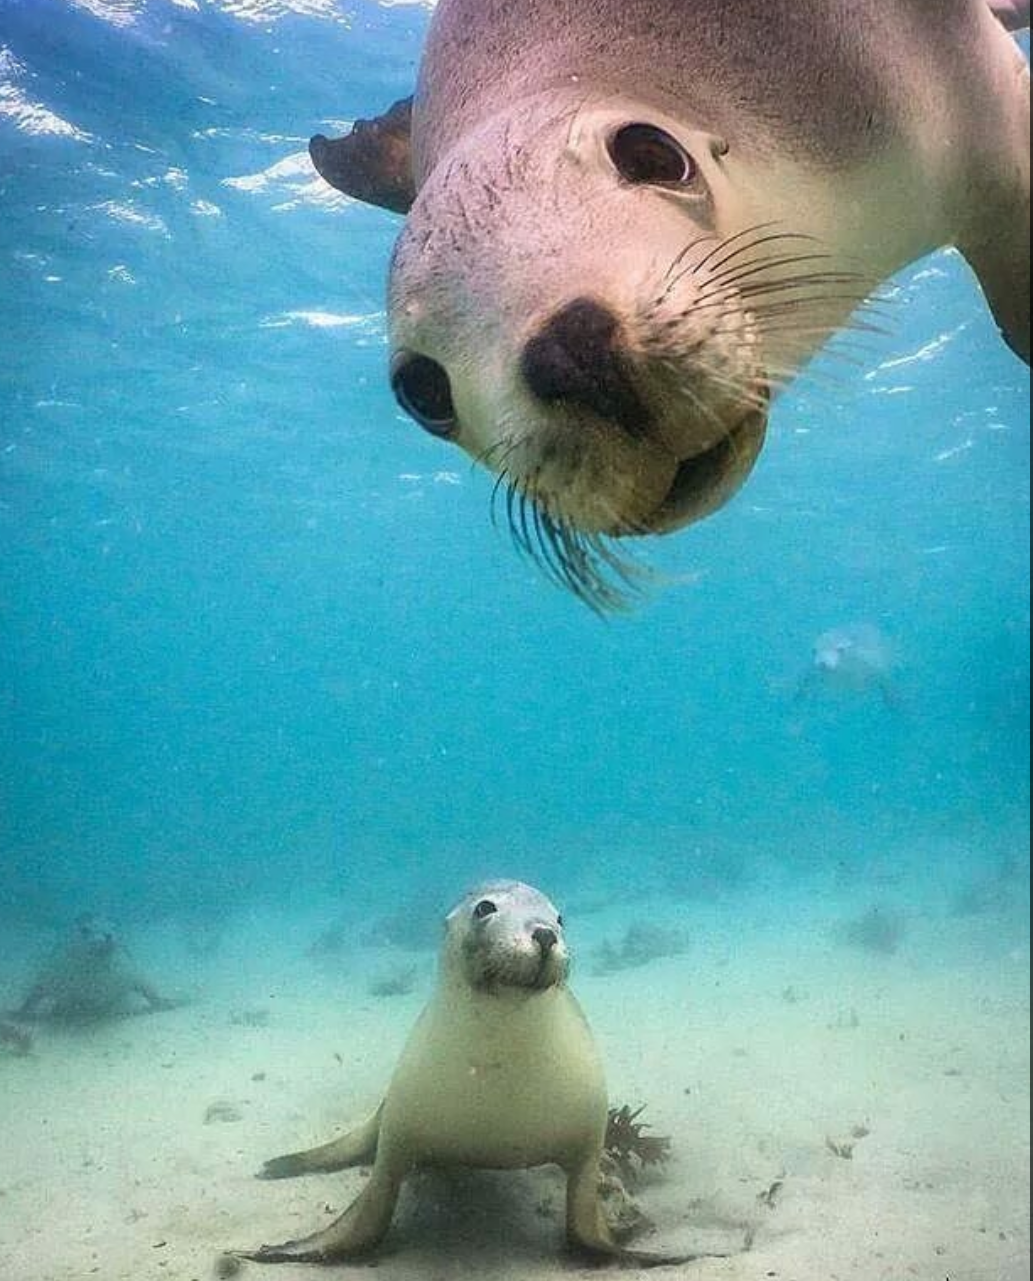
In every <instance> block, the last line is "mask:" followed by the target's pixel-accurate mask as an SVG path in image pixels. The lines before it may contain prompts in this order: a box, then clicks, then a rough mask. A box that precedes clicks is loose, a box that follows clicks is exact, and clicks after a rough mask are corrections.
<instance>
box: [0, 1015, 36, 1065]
mask: <svg viewBox="0 0 1033 1281" xmlns="http://www.w3.org/2000/svg"><path fill="white" fill-rule="evenodd" d="M0 1053H3V1054H9V1055H11V1056H12V1057H13V1058H17V1059H24V1058H26V1057H27V1056H28V1055H29V1054H31V1053H32V1033H31V1032H27V1031H26V1030H25V1028H23V1027H19V1026H18V1024H17V1023H8V1022H7V1020H6V1019H4V1020H3V1022H0Z"/></svg>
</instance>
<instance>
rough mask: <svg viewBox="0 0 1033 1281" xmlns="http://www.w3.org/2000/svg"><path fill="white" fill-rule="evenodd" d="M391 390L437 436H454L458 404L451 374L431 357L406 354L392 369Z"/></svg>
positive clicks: (409, 411) (408, 410)
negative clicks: (454, 401)
mask: <svg viewBox="0 0 1033 1281" xmlns="http://www.w3.org/2000/svg"><path fill="white" fill-rule="evenodd" d="M391 390H392V391H393V392H394V394H395V399H396V400H397V401H398V403H399V404H400V405H401V407H402V408H403V409H404V410H405V412H406V413H407V414H409V415H410V417H412V418H415V419H416V421H417V422H418V423H419V424H420V426H421V427H423V428H424V429H425V430H426V431H429V432H430V433H431V434H432V435H434V436H451V434H452V433H453V432H454V431H455V426H456V411H455V405H453V403H452V388H451V386H450V385H449V381H448V374H446V373H445V370H444V369H443V368H442V366H441V365H439V364H438V362H437V361H436V360H431V359H430V357H429V356H413V355H402V356H399V357H397V358H396V360H395V362H394V366H393V368H392V370H391Z"/></svg>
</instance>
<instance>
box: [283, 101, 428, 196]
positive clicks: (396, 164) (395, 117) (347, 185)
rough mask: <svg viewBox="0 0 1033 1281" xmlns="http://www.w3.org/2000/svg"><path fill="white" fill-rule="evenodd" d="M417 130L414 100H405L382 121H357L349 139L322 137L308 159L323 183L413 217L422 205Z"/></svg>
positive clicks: (312, 145)
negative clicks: (416, 171) (415, 167)
mask: <svg viewBox="0 0 1033 1281" xmlns="http://www.w3.org/2000/svg"><path fill="white" fill-rule="evenodd" d="M411 126H412V98H403V99H402V100H401V101H400V102H396V103H395V104H394V106H393V107H391V108H390V109H389V110H387V111H385V112H384V114H383V115H382V116H376V117H375V118H374V119H373V120H357V121H356V122H355V124H354V125H353V126H352V131H351V133H348V134H345V136H344V137H343V138H324V137H323V135H322V134H321V133H317V134H316V136H315V137H314V138H313V139H312V140H311V142H310V143H309V144H308V154H309V155H310V156H311V157H312V163H313V164H314V165H315V167H316V170H317V172H318V173H319V175H320V177H322V178H324V179H325V180H326V181H327V182H328V183H329V184H330V186H331V187H336V188H337V190H338V191H343V192H344V194H345V195H346V196H353V197H354V198H355V199H356V200H364V201H365V202H366V203H367V204H370V205H379V206H380V207H381V208H382V209H390V210H391V211H392V212H393V213H402V214H404V213H408V212H409V208H410V206H411V205H412V202H413V201H414V200H415V199H416V189H415V186H414V183H413V176H412V147H411V140H410V129H411Z"/></svg>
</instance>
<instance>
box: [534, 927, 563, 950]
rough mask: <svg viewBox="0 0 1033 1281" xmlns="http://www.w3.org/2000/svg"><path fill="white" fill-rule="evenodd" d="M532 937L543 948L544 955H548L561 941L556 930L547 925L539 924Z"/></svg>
mask: <svg viewBox="0 0 1033 1281" xmlns="http://www.w3.org/2000/svg"><path fill="white" fill-rule="evenodd" d="M531 937H532V938H533V939H534V941H535V942H536V943H537V944H538V946H539V947H540V948H541V949H542V955H543V956H548V954H549V953H550V952H551V951H552V949H553V948H554V947H555V946H556V944H557V943H558V942H559V937H558V936H557V934H556V931H555V930H550V929H549V928H548V927H547V926H545V925H539V926H538V928H537V929H536V930H532V931H531Z"/></svg>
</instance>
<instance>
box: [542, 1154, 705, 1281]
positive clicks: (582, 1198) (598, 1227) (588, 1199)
mask: <svg viewBox="0 0 1033 1281" xmlns="http://www.w3.org/2000/svg"><path fill="white" fill-rule="evenodd" d="M567 1242H568V1244H569V1245H570V1246H571V1248H572V1249H574V1250H577V1251H579V1252H583V1253H586V1254H590V1255H595V1256H596V1257H597V1258H598V1257H599V1256H603V1257H604V1258H610V1259H613V1260H615V1261H616V1262H618V1263H620V1262H624V1263H628V1264H633V1265H635V1266H636V1267H639V1268H662V1267H665V1266H667V1265H675V1264H680V1263H694V1262H695V1261H696V1260H697V1259H713V1258H723V1257H725V1256H724V1255H722V1254H716V1253H714V1254H712V1253H709V1252H706V1253H699V1254H654V1253H653V1252H652V1251H650V1250H629V1249H626V1248H625V1247H624V1246H622V1245H621V1244H620V1243H619V1242H617V1241H615V1240H614V1239H613V1235H612V1233H611V1232H610V1228H609V1225H608V1224H607V1222H606V1217H605V1215H604V1214H603V1207H602V1203H601V1201H600V1199H599V1156H598V1153H595V1152H593V1153H592V1154H591V1155H590V1156H589V1157H588V1158H587V1159H586V1160H585V1161H583V1162H582V1163H581V1164H580V1165H577V1166H575V1167H573V1168H572V1169H571V1170H569V1171H568V1172H567Z"/></svg>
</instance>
